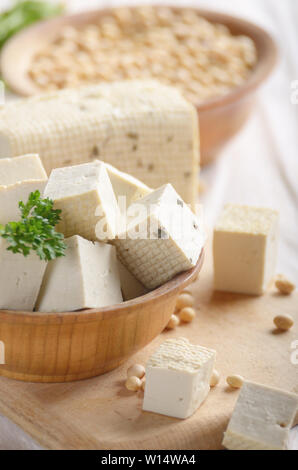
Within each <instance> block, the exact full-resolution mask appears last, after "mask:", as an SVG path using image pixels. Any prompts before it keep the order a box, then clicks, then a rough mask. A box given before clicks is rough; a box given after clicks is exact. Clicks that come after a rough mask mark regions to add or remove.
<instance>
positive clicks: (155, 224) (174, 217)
mask: <svg viewBox="0 0 298 470" xmlns="http://www.w3.org/2000/svg"><path fill="white" fill-rule="evenodd" d="M204 241H205V234H204V231H203V230H202V227H201V226H200V223H199V221H198V218H197V217H196V216H195V215H194V213H193V212H192V211H191V209H190V208H189V207H188V206H187V205H186V204H185V203H184V202H183V201H182V199H181V198H180V196H179V195H178V194H177V193H176V191H175V190H174V188H173V187H172V185H170V184H166V185H164V186H162V187H161V188H159V189H157V190H155V191H153V192H151V193H150V194H148V195H147V196H145V197H144V198H142V199H139V200H138V201H136V202H135V203H133V204H132V205H131V206H130V207H129V208H128V211H127V224H126V227H125V228H122V229H121V230H120V231H119V232H118V235H117V238H116V239H115V240H114V241H113V243H114V244H115V245H116V247H117V253H118V257H119V259H120V261H121V262H122V263H123V264H124V265H125V266H126V267H127V269H128V270H129V271H130V272H131V273H132V274H133V275H134V276H135V277H136V278H137V279H138V280H139V281H140V282H141V283H142V284H143V285H144V286H145V287H146V288H148V289H154V288H155V287H157V286H160V285H161V284H163V283H165V282H166V281H168V280H170V279H171V278H173V277H174V276H175V275H176V274H178V273H180V272H182V271H186V270H188V269H190V268H192V267H194V266H195V265H196V263H197V261H198V259H199V256H200V254H201V251H202V248H203V245H204Z"/></svg>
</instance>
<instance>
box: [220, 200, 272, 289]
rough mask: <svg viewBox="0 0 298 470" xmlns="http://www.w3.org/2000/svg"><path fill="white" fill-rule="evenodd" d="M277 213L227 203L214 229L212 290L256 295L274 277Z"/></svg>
mask: <svg viewBox="0 0 298 470" xmlns="http://www.w3.org/2000/svg"><path fill="white" fill-rule="evenodd" d="M278 219H279V217H278V212H277V211H274V210H272V209H267V208H261V207H250V206H240V205H235V204H227V205H226V206H225V208H224V210H223V213H222V214H221V216H220V218H219V221H218V223H217V225H216V227H215V229H214V237H213V261H214V288H215V289H217V290H221V291H228V292H237V293H242V294H251V295H260V294H263V293H264V292H265V290H266V289H267V287H268V286H269V284H270V282H271V280H272V279H273V277H274V274H275V266H276V259H277V248H278Z"/></svg>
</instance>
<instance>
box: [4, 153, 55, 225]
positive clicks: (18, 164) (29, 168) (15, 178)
mask: <svg viewBox="0 0 298 470" xmlns="http://www.w3.org/2000/svg"><path fill="white" fill-rule="evenodd" d="M46 183H47V174H46V172H45V170H44V168H43V166H42V163H41V160H40V158H39V157H38V155H24V156H20V157H16V158H3V159H0V224H3V225H5V224H6V223H8V222H14V221H16V220H19V218H20V210H19V202H20V201H23V202H26V201H27V199H28V197H29V195H30V193H31V192H33V191H36V190H39V192H40V193H41V194H43V191H44V188H45V186H46Z"/></svg>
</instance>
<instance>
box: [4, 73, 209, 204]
mask: <svg viewBox="0 0 298 470" xmlns="http://www.w3.org/2000/svg"><path fill="white" fill-rule="evenodd" d="M29 152H34V153H38V154H39V155H40V157H41V159H42V161H43V164H44V166H45V168H46V170H47V172H48V173H49V174H50V172H51V170H53V169H55V168H58V167H65V166H68V165H78V164H81V163H87V162H90V161H91V160H92V159H94V158H99V159H101V160H104V161H106V162H108V163H110V164H111V165H114V166H116V167H117V168H119V169H120V170H121V171H125V172H126V173H129V174H132V175H134V176H135V177H136V178H139V179H140V180H142V181H144V182H145V183H146V184H147V185H148V186H149V187H152V188H158V187H160V186H161V185H163V184H165V183H171V184H172V185H173V186H174V188H175V189H176V191H178V193H179V194H181V196H182V198H183V199H184V200H185V201H186V202H187V203H192V204H193V205H195V204H196V202H197V195H198V172H199V165H200V161H199V159H200V148H199V123H198V113H197V110H196V108H195V107H194V106H193V105H192V104H191V103H189V102H188V101H187V100H186V99H185V98H184V97H183V96H182V95H181V93H180V92H179V90H177V88H175V87H170V86H165V85H162V84H161V83H159V82H157V81H154V80H124V81H120V82H118V81H117V82H113V83H100V84H95V85H87V86H82V87H77V88H76V89H65V90H58V91H54V92H49V93H47V94H44V95H38V96H33V97H31V98H26V99H20V100H18V101H17V102H16V101H15V100H14V101H12V102H9V103H7V104H6V105H5V106H3V107H2V108H1V109H0V158H1V157H13V156H15V155H22V154H25V153H29Z"/></svg>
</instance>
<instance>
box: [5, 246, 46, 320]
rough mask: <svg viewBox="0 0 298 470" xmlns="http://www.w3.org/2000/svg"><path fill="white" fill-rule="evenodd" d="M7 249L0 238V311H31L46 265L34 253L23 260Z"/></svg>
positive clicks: (21, 256) (19, 254) (22, 257)
mask: <svg viewBox="0 0 298 470" xmlns="http://www.w3.org/2000/svg"><path fill="white" fill-rule="evenodd" d="M7 248H8V244H7V242H6V240H4V239H1V238H0V309H8V310H25V311H32V310H33V309H34V305H35V302H36V299H37V296H38V293H39V289H40V286H41V283H42V279H43V275H44V272H45V269H46V266H47V263H46V261H42V260H40V259H39V257H38V256H37V255H36V253H31V254H30V255H29V256H27V257H26V258H25V257H24V256H23V255H22V254H21V253H12V252H11V251H8V250H7Z"/></svg>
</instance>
